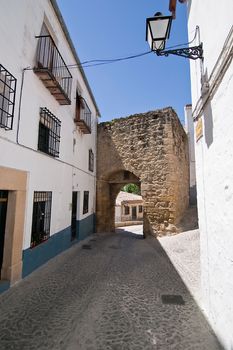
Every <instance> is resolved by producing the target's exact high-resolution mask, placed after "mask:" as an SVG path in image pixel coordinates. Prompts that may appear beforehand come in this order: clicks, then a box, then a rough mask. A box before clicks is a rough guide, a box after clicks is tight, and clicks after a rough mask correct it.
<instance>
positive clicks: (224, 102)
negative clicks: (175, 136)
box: [188, 0, 233, 350]
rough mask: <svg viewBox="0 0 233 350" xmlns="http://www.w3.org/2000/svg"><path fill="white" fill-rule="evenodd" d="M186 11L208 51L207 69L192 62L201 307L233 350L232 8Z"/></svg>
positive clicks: (193, 6)
mask: <svg viewBox="0 0 233 350" xmlns="http://www.w3.org/2000/svg"><path fill="white" fill-rule="evenodd" d="M188 8H189V19H188V30H189V38H190V39H191V38H192V36H193V31H194V30H195V27H196V25H199V27H200V40H201V41H202V42H203V48H204V61H203V65H202V64H201V62H200V60H198V61H196V62H191V83H192V104H193V116H194V117H197V118H198V119H199V120H202V125H203V130H202V134H203V136H202V137H200V139H199V140H198V141H196V142H195V155H196V172H197V173H196V176H197V200H198V217H199V227H200V233H201V242H200V243H201V276H202V299H203V307H204V310H205V312H206V315H207V316H208V319H209V321H210V323H211V325H212V326H213V328H214V330H215V332H216V334H217V335H218V337H219V339H220V340H221V342H222V344H223V345H224V348H225V349H227V350H232V348H233V333H232V327H233V298H232V290H233V263H232V262H233V236H232V227H233V216H232V208H233V177H232V173H233V143H232V130H233V118H232V115H233V100H232V92H233V63H232V52H233V49H232V42H233V36H232V32H231V33H230V31H231V28H232V13H233V2H232V1H231V0H225V1H224V2H223V3H221V10H220V8H219V6H215V4H213V1H211V0H207V1H204V2H203V1H201V0H195V1H189V4H188ZM219 11H221V15H219ZM207 17H208V20H207ZM229 33H230V38H231V39H230V40H228V41H227V45H226V44H225V42H226V39H227V36H228V35H229ZM223 48H224V49H223ZM222 49H223V51H222ZM228 49H229V50H228ZM229 52H231V56H230V55H229ZM224 61H226V62H227V65H226V64H225V65H224V68H223V69H222V68H221V62H224ZM214 76H218V80H216V81H214V79H213V77H214ZM201 77H202V82H204V81H205V82H207V83H208V84H209V86H210V87H211V86H212V87H213V90H212V92H211V93H210V90H208V88H207V86H206V85H205V84H204V83H203V84H202V86H201ZM199 99H200V100H199ZM198 100H199V105H200V106H201V107H198V105H197V101H198ZM196 125H197V121H196V122H195V125H194V127H196ZM196 136H197V135H196Z"/></svg>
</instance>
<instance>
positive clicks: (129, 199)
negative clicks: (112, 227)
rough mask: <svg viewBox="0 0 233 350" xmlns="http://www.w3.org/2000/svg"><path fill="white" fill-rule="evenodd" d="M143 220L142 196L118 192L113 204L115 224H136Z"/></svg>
mask: <svg viewBox="0 0 233 350" xmlns="http://www.w3.org/2000/svg"><path fill="white" fill-rule="evenodd" d="M142 220H143V200H142V196H140V195H138V194H134V193H128V192H124V191H120V192H119V193H118V195H117V197H116V203H115V224H116V226H121V225H122V223H130V224H134V223H136V224H138V223H139V222H140V221H142Z"/></svg>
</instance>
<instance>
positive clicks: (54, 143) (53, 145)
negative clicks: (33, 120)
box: [38, 107, 61, 157]
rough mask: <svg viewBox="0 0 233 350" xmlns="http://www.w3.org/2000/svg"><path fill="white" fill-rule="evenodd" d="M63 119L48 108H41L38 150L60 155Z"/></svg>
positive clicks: (56, 155) (54, 155)
mask: <svg viewBox="0 0 233 350" xmlns="http://www.w3.org/2000/svg"><path fill="white" fill-rule="evenodd" d="M60 131H61V121H60V120H59V119H58V118H56V117H55V115H53V114H52V113H51V112H50V111H49V110H48V109H47V108H45V107H43V108H41V109H40V122H39V137H38V150H40V151H42V152H44V153H47V154H49V155H50V156H53V157H59V146H60Z"/></svg>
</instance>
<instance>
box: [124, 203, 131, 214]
mask: <svg viewBox="0 0 233 350" xmlns="http://www.w3.org/2000/svg"><path fill="white" fill-rule="evenodd" d="M124 215H130V207H129V205H124Z"/></svg>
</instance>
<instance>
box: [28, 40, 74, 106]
mask: <svg viewBox="0 0 233 350" xmlns="http://www.w3.org/2000/svg"><path fill="white" fill-rule="evenodd" d="M36 38H37V39H38V46H37V56H36V66H35V68H34V72H35V73H36V74H37V75H38V76H39V78H40V79H41V80H42V82H43V83H44V85H45V86H46V88H47V89H48V90H49V91H50V93H51V94H52V95H53V96H54V97H55V99H56V100H57V101H58V102H59V103H60V104H61V105H69V104H71V100H70V98H71V97H70V96H71V86H72V75H71V73H70V71H69V69H68V67H67V66H66V64H65V61H64V60H63V58H62V56H61V54H60V52H59V50H58V48H57V47H56V45H55V43H54V41H53V39H52V37H51V36H50V35H40V36H37V37H36Z"/></svg>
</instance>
